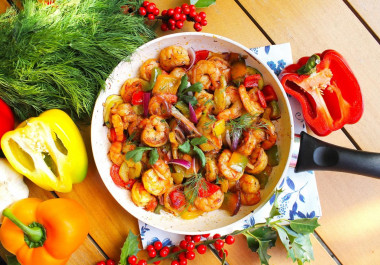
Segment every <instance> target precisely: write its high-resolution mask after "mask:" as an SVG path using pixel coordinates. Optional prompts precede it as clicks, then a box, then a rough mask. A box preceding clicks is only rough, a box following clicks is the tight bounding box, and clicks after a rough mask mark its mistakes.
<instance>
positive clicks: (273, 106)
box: [269, 100, 281, 120]
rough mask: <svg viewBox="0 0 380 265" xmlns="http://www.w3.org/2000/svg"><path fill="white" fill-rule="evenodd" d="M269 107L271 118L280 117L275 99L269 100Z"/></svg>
mask: <svg viewBox="0 0 380 265" xmlns="http://www.w3.org/2000/svg"><path fill="white" fill-rule="evenodd" d="M269 108H270V109H271V112H270V119H271V120H277V119H279V118H280V117H281V111H280V107H279V106H278V102H277V101H276V100H272V101H271V102H269Z"/></svg>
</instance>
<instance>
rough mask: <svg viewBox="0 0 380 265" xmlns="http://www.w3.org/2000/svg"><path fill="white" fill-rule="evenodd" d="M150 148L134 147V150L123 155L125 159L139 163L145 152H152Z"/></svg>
mask: <svg viewBox="0 0 380 265" xmlns="http://www.w3.org/2000/svg"><path fill="white" fill-rule="evenodd" d="M152 149H153V148H152V147H136V149H135V150H132V151H129V152H128V153H126V154H125V158H126V159H133V162H135V163H137V162H139V161H141V159H142V156H143V154H144V152H145V151H148V150H152Z"/></svg>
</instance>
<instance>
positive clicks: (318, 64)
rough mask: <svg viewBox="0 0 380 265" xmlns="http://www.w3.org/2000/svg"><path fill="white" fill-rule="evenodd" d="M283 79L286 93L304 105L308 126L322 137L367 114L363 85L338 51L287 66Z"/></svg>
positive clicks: (314, 56) (313, 56)
mask: <svg viewBox="0 0 380 265" xmlns="http://www.w3.org/2000/svg"><path fill="white" fill-rule="evenodd" d="M279 79H280V80H281V83H282V85H283V86H284V88H285V91H286V92H287V93H288V94H290V95H292V96H293V97H295V98H296V99H297V100H298V101H299V102H300V103H301V105H302V111H303V115H304V117H305V121H306V123H307V124H308V125H309V127H310V128H311V129H312V130H313V132H314V133H315V134H317V135H319V136H325V135H328V134H330V133H331V132H332V131H335V130H338V129H340V128H342V127H343V126H344V125H345V124H353V123H356V122H357V121H359V119H360V118H361V116H362V114H363V100H362V95H361V91H360V86H359V83H358V81H357V80H356V78H355V76H354V74H353V72H352V70H351V69H350V67H349V66H348V64H347V62H346V60H345V59H344V58H343V57H342V55H340V54H339V53H338V52H336V51H334V50H326V51H324V52H323V53H322V54H314V55H312V56H311V57H303V58H301V59H300V60H299V61H298V62H297V63H296V64H292V65H289V66H287V67H286V68H285V69H284V70H283V71H282V72H281V74H280V76H279Z"/></svg>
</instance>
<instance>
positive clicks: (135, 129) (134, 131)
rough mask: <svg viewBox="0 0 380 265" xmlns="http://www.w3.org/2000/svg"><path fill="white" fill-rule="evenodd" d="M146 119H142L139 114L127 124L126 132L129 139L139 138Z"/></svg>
mask: <svg viewBox="0 0 380 265" xmlns="http://www.w3.org/2000/svg"><path fill="white" fill-rule="evenodd" d="M148 120H149V119H143V118H141V117H140V116H137V118H136V120H135V121H133V122H132V123H131V124H129V126H128V134H129V137H130V138H131V140H134V141H136V140H137V139H140V137H141V133H142V131H143V130H144V128H145V125H146V124H147V122H148Z"/></svg>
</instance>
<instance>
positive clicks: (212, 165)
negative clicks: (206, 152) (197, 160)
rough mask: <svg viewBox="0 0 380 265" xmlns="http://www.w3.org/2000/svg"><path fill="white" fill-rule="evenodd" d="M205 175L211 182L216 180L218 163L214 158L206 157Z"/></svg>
mask: <svg viewBox="0 0 380 265" xmlns="http://www.w3.org/2000/svg"><path fill="white" fill-rule="evenodd" d="M205 171H206V173H205V177H206V180H207V181H209V182H213V181H214V180H216V177H217V176H218V165H217V163H216V161H215V159H214V158H211V157H206V166H205Z"/></svg>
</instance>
